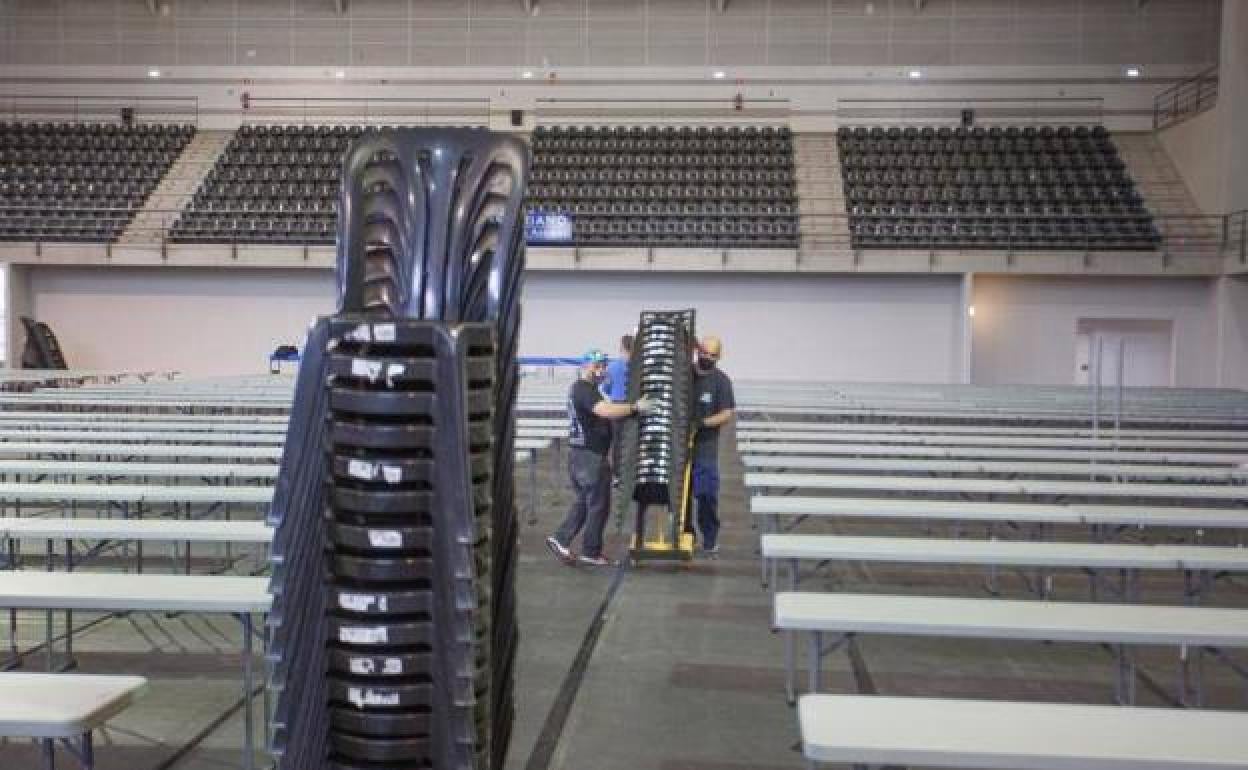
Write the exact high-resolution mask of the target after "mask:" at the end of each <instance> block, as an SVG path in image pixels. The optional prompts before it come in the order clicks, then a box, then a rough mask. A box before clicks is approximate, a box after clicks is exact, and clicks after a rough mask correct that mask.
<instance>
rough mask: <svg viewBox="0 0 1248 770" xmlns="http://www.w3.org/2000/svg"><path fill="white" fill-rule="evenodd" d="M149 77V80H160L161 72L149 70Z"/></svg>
mask: <svg viewBox="0 0 1248 770" xmlns="http://www.w3.org/2000/svg"><path fill="white" fill-rule="evenodd" d="M147 76H148V77H149V78H158V77H160V70H156V69H152V70H148V71H147Z"/></svg>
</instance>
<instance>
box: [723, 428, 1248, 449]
mask: <svg viewBox="0 0 1248 770" xmlns="http://www.w3.org/2000/svg"><path fill="white" fill-rule="evenodd" d="M737 441H749V442H752V443H765V442H768V441H783V442H799V443H800V442H814V443H820V444H867V443H873V444H902V445H906V446H938V447H955V446H983V447H1004V446H1015V447H1033V448H1045V449H1109V448H1113V447H1122V448H1124V449H1158V450H1167V449H1180V450H1191V449H1199V450H1209V451H1211V450H1215V449H1221V450H1228V451H1236V450H1238V451H1248V442H1244V441H1242V440H1238V441H1236V440H1226V439H1211V438H1207V439H1181V438H1147V439H1146V438H1122V439H1114V438H1105V437H1102V438H1097V439H1093V438H1081V437H1073V436H1072V437H1068V438H1062V437H1052V436H966V435H958V434H950V433H935V434H932V435H930V436H928V435H924V436H919V435H908V434H901V433H843V432H839V431H828V432H814V431H805V430H797V431H781V430H754V431H741V430H738V431H737Z"/></svg>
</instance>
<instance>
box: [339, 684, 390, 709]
mask: <svg viewBox="0 0 1248 770" xmlns="http://www.w3.org/2000/svg"><path fill="white" fill-rule="evenodd" d="M347 700H349V701H351V703H352V705H354V706H357V707H364V706H397V705H399V694H398V693H397V692H391V693H383V692H377V691H376V690H366V689H364V688H363V687H348V688H347Z"/></svg>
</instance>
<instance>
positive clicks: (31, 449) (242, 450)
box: [0, 441, 282, 460]
mask: <svg viewBox="0 0 1248 770" xmlns="http://www.w3.org/2000/svg"><path fill="white" fill-rule="evenodd" d="M14 455H44V456H46V455H88V456H92V457H102V456H114V455H116V456H122V457H218V458H231V459H239V460H261V459H263V460H278V459H280V458H281V456H282V448H281V447H280V446H225V445H220V446H215V445H214V446H191V445H187V444H92V443H88V442H65V443H62V442H59V441H46V442H23V443H18V442H2V441H0V457H13V456H14Z"/></svg>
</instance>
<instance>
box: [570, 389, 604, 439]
mask: <svg viewBox="0 0 1248 770" xmlns="http://www.w3.org/2000/svg"><path fill="white" fill-rule="evenodd" d="M601 400H602V392H601V391H599V390H598V388H597V387H595V386H594V385H592V384H590V383H589V382H586V381H585V380H582V379H578V380H577V381H576V382H574V383H572V387H571V388H569V389H568V446H571V447H577V448H580V449H588V450H589V451H591V452H593V453H595V454H600V455H605V454H606V453H607V450H608V449H609V448H610V447H611V421H610V420H608V419H606V418H605V417H599V416H598V415H596V414H594V404H596V403H598V402H599V401H601Z"/></svg>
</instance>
